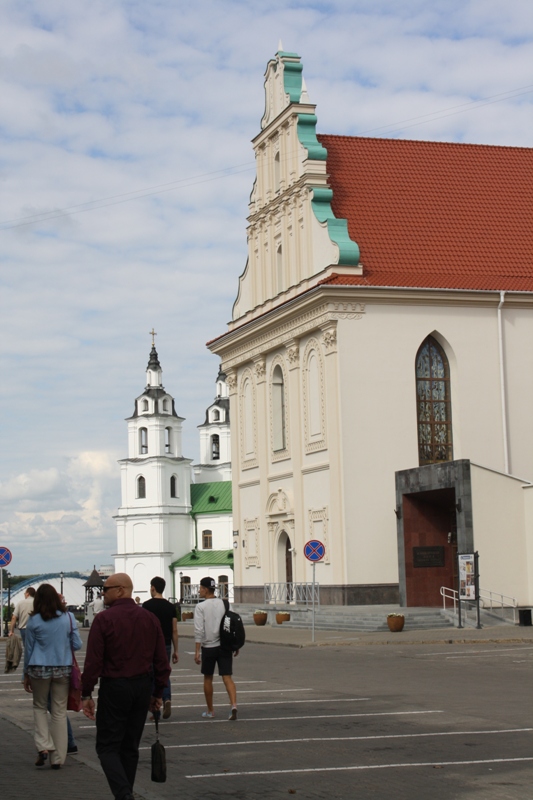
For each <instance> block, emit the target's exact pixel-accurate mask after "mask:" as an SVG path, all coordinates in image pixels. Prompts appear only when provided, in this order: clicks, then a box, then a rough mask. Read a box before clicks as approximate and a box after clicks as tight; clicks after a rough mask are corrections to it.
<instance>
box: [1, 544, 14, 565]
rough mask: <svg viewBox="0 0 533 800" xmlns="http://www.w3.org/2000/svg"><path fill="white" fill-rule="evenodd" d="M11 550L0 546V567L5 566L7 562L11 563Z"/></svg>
mask: <svg viewBox="0 0 533 800" xmlns="http://www.w3.org/2000/svg"><path fill="white" fill-rule="evenodd" d="M11 559H12V555H11V550H8V549H7V547H0V567H7V565H8V564H11Z"/></svg>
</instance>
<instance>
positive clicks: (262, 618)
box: [254, 613, 268, 625]
mask: <svg viewBox="0 0 533 800" xmlns="http://www.w3.org/2000/svg"><path fill="white" fill-rule="evenodd" d="M267 619H268V614H267V613H264V614H254V622H255V624H256V625H266V622H267Z"/></svg>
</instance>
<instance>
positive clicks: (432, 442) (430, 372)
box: [416, 336, 453, 465]
mask: <svg viewBox="0 0 533 800" xmlns="http://www.w3.org/2000/svg"><path fill="white" fill-rule="evenodd" d="M416 403H417V418H418V459H419V463H420V465H422V464H434V463H436V462H439V461H451V460H452V459H453V448H452V411H451V400H450V366H449V364H448V359H447V358H446V354H445V352H444V350H443V349H442V347H441V346H440V345H439V343H438V342H437V341H436V340H435V339H434V338H433V337H432V336H428V337H427V339H426V340H425V341H424V342H423V343H422V345H421V347H420V349H419V351H418V353H417V354H416Z"/></svg>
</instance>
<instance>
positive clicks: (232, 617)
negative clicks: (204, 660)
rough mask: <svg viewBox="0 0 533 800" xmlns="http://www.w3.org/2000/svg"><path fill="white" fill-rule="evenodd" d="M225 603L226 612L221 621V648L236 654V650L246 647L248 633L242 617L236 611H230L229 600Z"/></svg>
mask: <svg viewBox="0 0 533 800" xmlns="http://www.w3.org/2000/svg"><path fill="white" fill-rule="evenodd" d="M223 603H224V607H225V609H226V611H225V612H224V616H223V617H222V619H221V620H220V646H221V647H222V648H223V649H224V650H231V651H232V652H233V653H235V651H236V650H240V649H241V647H244V642H245V641H246V633H245V631H244V625H243V621H242V619H241V618H240V616H239V615H238V614H237V613H236V612H235V611H230V610H229V603H228V601H227V600H224V601H223Z"/></svg>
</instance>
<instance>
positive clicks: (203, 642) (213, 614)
mask: <svg viewBox="0 0 533 800" xmlns="http://www.w3.org/2000/svg"><path fill="white" fill-rule="evenodd" d="M215 589H216V583H215V581H214V579H213V578H202V580H201V581H200V589H199V592H200V598H201V599H202V600H203V602H200V603H198V605H197V606H196V609H195V611H194V639H195V642H196V651H195V654H194V660H195V662H196V663H197V664H201V665H202V675H203V676H204V694H205V700H206V703H207V711H204V712H203V714H202V717H208V718H212V717H214V716H215V712H214V709H213V674H214V672H215V665H216V664H218V674H219V675H220V677H221V678H222V680H223V681H224V686H225V687H226V691H227V693H228V695H229V701H230V703H231V711H230V715H229V717H228V719H230V720H236V719H237V689H236V688H235V684H234V683H233V678H232V677H231V675H232V672H233V669H232V666H233V655H238V653H239V651H238V650H235V651H232V650H231V649H225V648H223V647H221V645H220V623H221V622H222V618H223V617H224V616H225V613H226V605H225V603H224V601H223V600H220V599H219V598H217V597H215Z"/></svg>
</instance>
